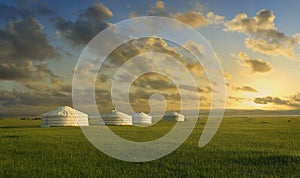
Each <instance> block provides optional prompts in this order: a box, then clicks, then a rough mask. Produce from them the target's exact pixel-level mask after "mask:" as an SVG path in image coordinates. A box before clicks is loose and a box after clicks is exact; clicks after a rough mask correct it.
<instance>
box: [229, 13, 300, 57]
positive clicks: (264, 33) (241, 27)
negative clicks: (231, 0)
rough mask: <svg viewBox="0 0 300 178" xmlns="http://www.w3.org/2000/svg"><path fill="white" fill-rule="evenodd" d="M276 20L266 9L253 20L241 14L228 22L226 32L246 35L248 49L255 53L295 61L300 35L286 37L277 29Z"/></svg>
mask: <svg viewBox="0 0 300 178" xmlns="http://www.w3.org/2000/svg"><path fill="white" fill-rule="evenodd" d="M274 20H275V15H274V13H273V12H272V11H269V10H265V9H263V10H260V11H259V12H257V14H256V16H254V17H252V18H249V17H248V16H247V14H245V13H241V14H237V15H236V16H235V17H234V18H233V19H232V20H230V21H228V22H226V23H225V28H224V30H225V31H236V32H239V33H243V34H246V35H247V36H248V37H247V38H246V40H245V44H246V47H247V48H249V49H252V50H253V51H257V52H260V53H262V54H265V55H269V56H278V55H282V56H285V57H287V58H289V59H293V58H294V57H295V56H294V47H295V45H296V44H299V43H300V37H299V34H298V33H295V34H293V35H291V36H287V35H285V34H284V33H282V32H280V31H279V30H278V29H277V28H276V27H275V24H274Z"/></svg>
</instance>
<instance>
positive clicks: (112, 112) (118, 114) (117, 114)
mask: <svg viewBox="0 0 300 178" xmlns="http://www.w3.org/2000/svg"><path fill="white" fill-rule="evenodd" d="M102 116H103V117H131V116H129V115H128V114H125V113H123V112H120V111H117V110H112V111H111V112H110V113H106V114H103V115H102Z"/></svg>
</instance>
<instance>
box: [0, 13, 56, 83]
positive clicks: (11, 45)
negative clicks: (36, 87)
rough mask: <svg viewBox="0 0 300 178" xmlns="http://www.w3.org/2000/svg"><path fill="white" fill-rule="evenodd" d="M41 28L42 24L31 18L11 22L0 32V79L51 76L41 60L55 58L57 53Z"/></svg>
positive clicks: (34, 78)
mask: <svg viewBox="0 0 300 178" xmlns="http://www.w3.org/2000/svg"><path fill="white" fill-rule="evenodd" d="M42 29H43V26H42V24H40V22H39V21H38V20H37V19H36V18H34V17H31V16H26V17H23V19H21V20H17V21H10V22H9V23H8V25H7V27H6V28H5V29H0V46H1V48H0V80H17V81H20V80H24V79H32V80H41V79H44V78H45V76H49V77H53V76H54V74H53V72H52V71H50V70H49V69H48V68H47V66H46V64H45V63H44V62H43V61H45V60H47V59H51V58H54V57H55V56H57V52H56V50H55V49H54V48H53V47H52V46H51V45H50V44H49V42H48V40H47V36H46V35H45V34H44V33H43V32H42ZM41 77H42V78H41Z"/></svg>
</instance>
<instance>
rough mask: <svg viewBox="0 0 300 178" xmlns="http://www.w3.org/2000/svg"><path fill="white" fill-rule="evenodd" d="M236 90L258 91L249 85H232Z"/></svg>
mask: <svg viewBox="0 0 300 178" xmlns="http://www.w3.org/2000/svg"><path fill="white" fill-rule="evenodd" d="M233 89H234V90H236V91H244V92H253V93H255V92H258V91H257V90H256V89H254V88H252V87H250V86H242V87H233Z"/></svg>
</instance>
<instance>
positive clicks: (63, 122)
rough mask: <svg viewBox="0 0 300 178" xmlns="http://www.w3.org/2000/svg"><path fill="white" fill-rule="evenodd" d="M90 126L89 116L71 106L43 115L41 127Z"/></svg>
mask: <svg viewBox="0 0 300 178" xmlns="http://www.w3.org/2000/svg"><path fill="white" fill-rule="evenodd" d="M88 125H89V121H88V115H87V114H85V113H82V112H80V111H77V110H76V109H73V108H71V107H69V106H61V107H59V108H57V109H55V110H52V111H49V112H47V113H45V114H43V115H42V123H41V127H51V126H88Z"/></svg>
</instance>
